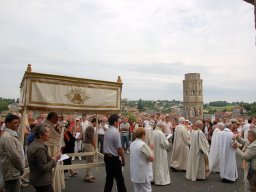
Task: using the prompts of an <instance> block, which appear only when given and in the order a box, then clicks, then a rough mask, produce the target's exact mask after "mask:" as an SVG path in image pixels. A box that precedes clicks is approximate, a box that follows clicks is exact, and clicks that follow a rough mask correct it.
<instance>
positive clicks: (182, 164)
mask: <svg viewBox="0 0 256 192" xmlns="http://www.w3.org/2000/svg"><path fill="white" fill-rule="evenodd" d="M109 117H110V115H99V116H96V115H86V114H81V116H75V117H74V116H63V115H58V114H57V113H52V118H53V119H54V118H55V119H56V121H55V122H54V121H53V122H52V126H53V129H54V130H55V131H56V133H58V134H60V133H61V131H60V130H61V128H64V129H65V131H64V135H63V146H62V153H75V154H76V156H73V157H72V158H71V157H70V158H69V159H66V160H65V161H64V164H66V165H69V164H72V160H75V158H78V160H82V158H83V156H81V155H79V153H80V152H94V151H95V150H98V151H99V152H100V153H102V154H104V153H105V152H104V136H105V134H106V132H107V131H108V129H109V128H110V125H109V121H108V120H109ZM97 120H98V122H97ZM46 121H49V122H51V120H50V119H49V114H48V115H46V114H44V113H43V114H41V115H40V116H38V117H36V118H35V116H33V113H32V112H29V113H28V121H27V124H26V127H25V128H24V129H25V144H24V146H23V149H24V152H25V154H26V153H27V149H28V148H29V145H30V144H31V143H32V142H33V141H34V140H35V138H37V136H36V135H38V130H37V129H38V128H37V127H38V126H39V125H41V124H45V123H46ZM255 125H256V117H253V118H251V119H248V120H245V119H243V118H237V119H226V118H223V119H216V120H214V121H211V120H202V121H200V120H198V121H196V122H193V123H192V122H190V121H189V120H187V119H185V118H183V117H180V118H175V119H171V118H170V116H169V115H168V114H160V113H156V114H140V115H137V116H135V118H131V117H130V116H129V115H119V119H118V122H117V124H116V128H117V130H118V132H119V134H120V140H121V146H122V148H123V149H124V152H126V153H127V154H130V153H131V149H130V144H131V143H132V142H134V141H136V136H137V137H139V138H140V139H142V138H143V142H144V143H145V144H146V145H147V146H148V147H149V149H150V150H151V151H152V153H153V154H154V155H153V156H154V158H153V157H152V155H150V152H148V153H146V152H145V154H147V158H149V157H150V158H151V159H150V162H147V163H151V164H152V165H151V166H152V179H151V182H153V183H155V184H156V185H167V184H170V183H171V180H170V175H169V174H170V173H169V168H171V170H172V171H174V172H176V171H184V172H186V176H185V177H186V178H187V179H189V180H192V181H195V180H200V179H206V178H207V176H208V175H209V174H210V172H217V173H220V178H221V179H222V182H231V183H232V182H234V181H235V180H236V178H237V171H236V168H234V167H237V166H236V164H234V162H236V159H235V153H237V154H238V155H239V156H241V157H242V158H243V160H244V161H243V166H244V169H245V170H246V171H245V173H244V174H245V175H244V181H245V191H255V190H256V189H255V183H254V186H253V184H251V182H250V181H249V180H250V179H249V178H247V176H248V175H249V174H250V173H251V172H250V171H251V170H256V160H255V159H256V144H255V139H256V135H255V130H256V129H255ZM6 128H7V129H8V126H7V125H6V122H1V132H0V136H2V135H3V133H4V131H5V129H6ZM141 128H143V131H142V130H141ZM41 129H43V128H41ZM136 130H138V131H137V132H136ZM17 131H18V130H17ZM220 133H221V134H220ZM96 135H97V137H96ZM40 136H41V135H40ZM38 138H39V136H38ZM248 138H249V139H248ZM250 138H252V139H250ZM0 141H1V138H0ZM45 142H46V143H47V140H45ZM229 142H230V143H229ZM238 142H239V144H238ZM226 145H227V146H226ZM225 146H226V147H225ZM248 146H249V147H248ZM221 148H222V149H221ZM149 149H147V150H149ZM248 149H249V155H248V154H247V153H248ZM198 150H199V151H200V155H199V156H197V154H196V153H197V152H198ZM223 150H224V151H223ZM225 150H226V151H225ZM177 152H178V153H177ZM51 156H52V157H53V156H54V157H55V158H56V154H52V155H51ZM248 156H249V157H248ZM25 157H26V156H25ZM131 157H134V153H133V154H131ZM25 159H26V163H25V164H24V168H25V167H28V160H27V158H25ZM86 161H87V163H92V162H94V161H95V160H94V158H93V156H92V157H91V158H90V157H87V158H86ZM223 161H225V162H223ZM202 162H203V165H204V166H202V167H203V168H202V169H201V168H200V166H199V167H197V166H194V165H195V164H198V165H199V164H200V165H202ZM131 163H134V162H131ZM231 164H232V165H233V166H230V165H231ZM229 166H230V168H229ZM250 167H252V168H251V169H249V168H250ZM1 168H2V167H1ZM227 169H232V170H231V171H230V173H226V172H227ZM222 170H224V172H223V171H222ZM131 172H133V171H132V170H131ZM231 172H232V173H231ZM76 174H78V172H77V171H76V170H68V171H67V172H66V173H65V179H66V180H67V179H70V177H73V176H75V175H76ZM255 174H256V171H255V172H254V175H255ZM28 175H29V173H28V171H25V173H24V174H23V172H21V177H20V178H21V183H20V186H21V187H26V186H27V183H28V182H29V179H28ZM231 175H232V176H231ZM0 177H2V175H1V174H0ZM253 177H254V179H255V176H253ZM30 179H31V178H30ZM0 180H1V181H2V182H1V186H0V187H1V190H3V188H4V187H3V186H4V184H5V182H4V179H3V178H1V179H0ZM131 180H132V181H133V178H131ZM84 181H85V182H89V183H94V182H95V181H96V178H95V176H94V175H93V171H92V169H86V172H85V175H84ZM254 181H256V180H254ZM134 187H136V185H134ZM137 187H138V186H137ZM148 191H150V189H149V190H148Z"/></svg>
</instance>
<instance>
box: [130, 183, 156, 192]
mask: <svg viewBox="0 0 256 192" xmlns="http://www.w3.org/2000/svg"><path fill="white" fill-rule="evenodd" d="M133 189H134V190H133V192H152V188H151V183H150V181H146V182H145V183H133Z"/></svg>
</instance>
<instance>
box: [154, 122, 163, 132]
mask: <svg viewBox="0 0 256 192" xmlns="http://www.w3.org/2000/svg"><path fill="white" fill-rule="evenodd" d="M156 126H157V127H159V128H160V129H161V130H162V131H163V130H164V128H165V126H164V124H163V122H161V121H159V122H158V123H157V124H156Z"/></svg>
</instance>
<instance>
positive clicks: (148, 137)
mask: <svg viewBox="0 0 256 192" xmlns="http://www.w3.org/2000/svg"><path fill="white" fill-rule="evenodd" d="M144 129H145V140H144V142H145V143H146V144H147V145H148V146H152V137H153V128H152V127H151V126H150V125H147V126H146V127H145V128H144Z"/></svg>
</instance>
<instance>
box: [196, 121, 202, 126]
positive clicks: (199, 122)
mask: <svg viewBox="0 0 256 192" xmlns="http://www.w3.org/2000/svg"><path fill="white" fill-rule="evenodd" d="M195 124H196V126H198V125H203V121H201V120H197V121H196V123H195Z"/></svg>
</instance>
